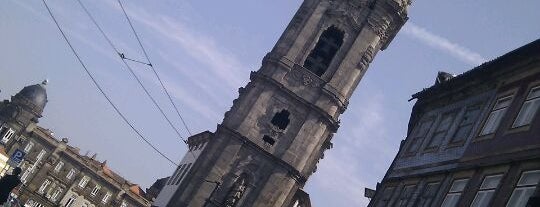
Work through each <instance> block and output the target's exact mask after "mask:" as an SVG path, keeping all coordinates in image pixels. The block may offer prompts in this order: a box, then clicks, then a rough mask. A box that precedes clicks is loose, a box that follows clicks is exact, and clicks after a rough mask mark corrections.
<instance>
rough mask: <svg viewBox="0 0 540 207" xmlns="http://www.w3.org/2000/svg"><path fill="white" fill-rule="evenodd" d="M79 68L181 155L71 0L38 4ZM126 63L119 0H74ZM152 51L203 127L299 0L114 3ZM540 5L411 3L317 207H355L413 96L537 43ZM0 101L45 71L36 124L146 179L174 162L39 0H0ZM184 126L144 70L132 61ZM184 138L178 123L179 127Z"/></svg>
mask: <svg viewBox="0 0 540 207" xmlns="http://www.w3.org/2000/svg"><path fill="white" fill-rule="evenodd" d="M48 2H50V6H51V8H52V9H53V12H55V14H56V15H57V17H58V19H59V21H60V23H61V24H62V25H63V26H64V27H65V28H66V32H67V34H68V36H69V38H70V39H71V40H72V41H73V43H74V46H75V47H76V49H77V50H78V51H79V52H80V54H81V56H82V58H83V60H84V61H85V63H86V64H87V65H88V67H89V69H90V70H91V71H92V72H93V73H94V74H95V75H96V77H97V80H98V81H99V82H100V83H101V84H102V85H103V86H104V87H105V89H106V92H107V93H109V94H110V96H111V97H112V99H113V101H114V102H115V103H117V104H118V105H119V107H120V110H122V111H123V112H124V113H125V114H127V116H128V118H129V119H131V120H134V124H135V126H136V127H137V128H139V129H141V130H142V132H143V134H144V135H145V136H147V137H148V138H149V139H150V140H151V142H153V143H154V144H155V145H156V146H157V147H158V148H159V149H160V150H162V151H163V152H164V153H165V154H167V155H168V156H169V157H171V158H173V159H175V160H179V159H180V158H181V157H182V156H183V154H184V153H185V152H186V146H185V145H183V144H182V142H181V141H179V139H178V138H177V137H176V135H175V133H174V131H173V130H172V129H171V128H170V127H169V126H168V125H167V123H166V122H165V121H164V120H163V118H162V117H161V116H160V115H159V113H158V111H157V109H156V108H155V107H154V106H153V105H152V103H151V102H150V100H149V99H148V98H146V97H145V95H144V93H143V91H142V90H141V89H140V87H139V86H138V85H137V83H136V82H135V80H134V79H133V78H132V77H131V76H130V75H129V73H128V72H127V70H126V69H125V68H124V67H123V65H122V63H121V62H120V60H119V59H118V58H117V56H116V54H115V53H114V51H113V50H111V49H110V48H109V46H108V45H107V44H106V42H105V40H104V39H103V38H102V37H101V36H100V34H99V33H98V31H97V29H96V28H95V27H93V25H92V24H91V22H90V21H89V19H88V17H87V16H85V14H84V13H83V10H82V9H81V8H80V7H79V6H78V4H77V3H76V1H62V0H49V1H48ZM83 2H85V3H86V5H87V7H88V8H89V10H90V11H91V12H92V13H93V14H94V15H95V16H96V18H97V21H98V22H99V23H100V24H101V25H102V26H103V27H104V30H105V31H106V32H107V33H108V34H109V35H110V36H111V38H112V41H113V42H114V43H115V44H116V45H117V47H118V48H120V50H121V51H123V52H124V53H125V54H126V55H127V56H128V57H131V58H133V59H139V60H144V56H143V53H142V51H141V50H140V48H139V47H138V45H137V43H136V40H135V37H134V36H133V34H132V33H131V31H130V29H129V25H128V24H127V22H126V20H125V19H124V18H123V16H122V13H121V10H120V9H119V7H118V5H117V4H116V1H113V0H107V1H105V0H99V1H89V0H83ZM124 2H125V6H126V9H127V12H128V14H129V15H130V16H131V17H132V18H133V20H134V25H135V27H136V28H137V30H138V31H139V33H140V36H141V38H142V40H143V43H144V45H145V46H146V48H147V50H148V53H149V56H150V58H151V60H152V62H153V63H154V65H155V66H156V69H157V70H158V72H159V73H160V74H161V76H162V78H163V79H164V81H165V84H166V85H167V86H168V88H169V89H170V91H171V93H172V95H173V97H174V99H175V101H176V103H177V104H178V105H179V106H180V110H181V111H182V114H183V115H184V117H185V118H186V120H187V121H188V125H189V127H190V129H191V131H193V132H201V131H204V130H210V131H213V130H214V129H215V127H216V125H217V124H218V123H219V122H221V119H222V118H223V113H224V112H225V111H227V110H228V109H229V107H230V106H231V104H232V100H233V99H234V98H235V97H236V96H237V89H238V88H239V87H241V86H243V85H245V84H246V83H247V81H248V78H249V71H253V70H257V69H258V68H259V67H260V64H261V60H262V57H263V56H264V55H265V54H266V53H267V52H268V51H270V49H271V48H272V46H273V45H274V43H275V42H276V40H277V39H278V38H279V35H280V34H281V32H282V31H283V30H284V29H285V27H286V25H287V23H288V22H289V20H290V18H291V17H292V15H293V14H294V12H295V11H296V9H297V8H298V6H299V5H300V3H301V1H300V0H272V1H270V0H266V1H263V0H250V1H248V0H243V1H216V0H214V1H209V0H197V1H180V0H159V1H158V0H156V1H144V0H130V1H124ZM537 8H540V1H534V0H520V1H511V2H510V1H503V0H476V1H469V0H455V1H442V0H434V1H414V2H413V5H412V6H411V8H410V9H409V14H410V15H409V16H410V20H409V22H408V23H407V24H406V25H405V26H404V28H403V29H402V30H401V32H400V33H399V34H398V35H397V37H396V38H395V39H394V41H393V42H392V44H391V45H390V46H389V47H388V49H386V50H385V51H382V52H380V53H379V54H378V55H377V57H376V58H375V60H374V62H373V63H372V64H371V66H370V69H369V71H368V72H367V75H366V76H365V77H364V79H363V80H362V82H361V83H360V85H359V87H358V89H357V91H356V92H355V94H354V95H353V97H352V99H351V105H350V106H349V108H348V110H347V111H346V112H345V114H344V115H343V116H342V117H341V121H342V126H341V128H340V129H339V130H338V133H337V134H336V136H335V137H334V148H333V149H331V150H329V151H327V153H326V156H325V159H324V160H322V161H321V162H320V163H319V166H318V171H317V173H316V174H315V175H314V176H312V177H311V178H310V180H309V182H308V184H307V186H306V189H307V191H308V193H310V195H311V199H312V202H313V204H314V206H332V205H333V206H365V205H366V204H367V202H368V200H367V199H365V198H363V189H364V187H370V188H374V187H375V185H376V183H377V182H378V181H380V180H381V179H382V176H383V175H384V173H385V171H386V170H387V168H388V166H389V164H390V162H391V160H392V159H393V157H394V156H395V154H396V152H397V149H398V146H399V142H400V140H402V139H404V138H405V136H406V127H407V122H408V118H409V115H410V110H411V107H412V104H413V103H414V102H407V100H408V99H409V98H410V95H411V94H413V93H415V92H418V91H420V90H422V89H423V88H426V87H429V86H430V85H432V84H433V82H434V80H435V76H436V74H437V71H441V70H443V71H447V72H451V73H455V74H459V73H462V72H464V71H467V70H469V69H471V68H473V67H474V66H476V65H478V64H480V63H482V62H484V61H486V60H490V59H493V58H496V57H498V56H500V55H502V54H504V53H505V52H508V51H510V50H512V49H514V48H517V47H519V46H521V45H524V44H526V43H528V42H531V41H533V40H535V39H537V38H539V34H540V25H539V24H538V19H540V13H538V12H537ZM0 48H1V49H0V71H1V72H2V75H0V89H1V90H2V91H1V93H0V98H2V99H8V98H9V97H10V96H11V95H14V94H15V93H16V92H17V91H19V90H20V89H22V87H24V86H25V85H29V84H34V83H38V82H41V81H42V80H43V79H46V78H47V79H49V80H50V82H49V85H48V86H47V90H48V95H49V103H48V105H47V108H46V109H45V112H44V117H43V118H42V119H41V120H40V124H41V125H42V126H44V127H46V128H50V129H52V130H53V131H55V135H56V136H57V137H59V138H62V137H68V138H69V140H70V144H72V145H74V146H78V147H80V148H81V152H82V153H84V152H86V151H87V150H90V154H93V153H98V159H100V160H107V161H108V163H109V165H110V166H111V167H112V168H113V169H115V170H116V171H117V172H119V173H120V174H122V175H123V176H125V177H126V178H128V179H129V180H131V181H133V182H136V183H140V184H141V185H142V186H143V187H148V186H149V185H150V184H151V183H152V182H153V181H154V180H155V179H156V178H161V177H164V176H168V175H169V174H171V173H172V171H173V166H172V165H170V163H168V162H167V161H166V160H164V159H162V158H161V157H159V155H157V154H156V153H155V152H153V151H152V149H150V148H149V147H148V146H146V145H145V144H144V143H143V142H141V141H140V140H139V139H138V138H137V137H136V135H135V134H134V133H133V132H132V131H130V129H129V128H128V127H127V126H126V125H125V124H124V123H123V122H122V121H121V120H120V119H119V118H118V117H117V116H116V115H115V114H114V111H113V110H112V108H111V107H110V106H109V105H108V104H107V103H106V101H105V99H104V98H103V97H101V96H100V94H99V93H98V92H97V90H96V89H95V86H93V85H92V83H91V81H90V79H89V78H88V77H87V76H86V74H84V72H83V70H82V68H81V66H80V65H79V64H78V62H76V59H75V58H74V56H73V55H72V54H71V52H70V51H69V50H68V48H67V45H66V44H65V42H63V40H62V39H61V36H60V34H59V33H58V31H57V29H56V28H55V26H54V25H53V23H52V21H51V19H50V17H49V16H48V15H47V13H46V10H45V8H44V6H43V5H42V3H41V1H40V0H24V1H22V0H5V1H0ZM131 66H132V67H133V68H134V69H135V71H136V72H137V74H138V75H140V76H141V77H142V80H143V81H144V83H145V85H147V86H148V87H149V88H150V91H151V93H152V94H153V95H154V96H156V97H157V99H158V102H159V103H160V105H161V106H162V107H163V108H164V109H166V113H167V114H168V115H169V117H170V118H171V119H172V120H173V122H174V123H175V124H176V126H178V128H181V125H180V121H179V119H178V118H177V117H175V116H174V111H173V108H172V107H171V106H170V104H169V103H168V102H167V98H166V96H165V95H164V94H163V93H162V91H161V89H160V87H159V85H158V83H157V80H156V79H155V77H154V76H153V74H152V73H151V71H150V70H149V68H147V67H145V66H143V65H139V64H132V65H131ZM181 133H182V134H183V135H184V136H187V132H185V130H183V131H181Z"/></svg>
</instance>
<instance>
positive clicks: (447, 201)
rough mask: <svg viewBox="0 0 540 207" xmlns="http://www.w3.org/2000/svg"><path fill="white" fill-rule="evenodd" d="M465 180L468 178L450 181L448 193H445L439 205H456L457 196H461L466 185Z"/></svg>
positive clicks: (444, 206) (453, 206) (442, 206)
mask: <svg viewBox="0 0 540 207" xmlns="http://www.w3.org/2000/svg"><path fill="white" fill-rule="evenodd" d="M467 182H469V179H460V180H454V182H453V183H452V187H450V190H449V191H448V194H446V197H445V198H444V201H443V203H442V205H441V207H455V206H457V203H458V201H459V198H460V197H461V194H462V193H463V190H464V189H465V186H467Z"/></svg>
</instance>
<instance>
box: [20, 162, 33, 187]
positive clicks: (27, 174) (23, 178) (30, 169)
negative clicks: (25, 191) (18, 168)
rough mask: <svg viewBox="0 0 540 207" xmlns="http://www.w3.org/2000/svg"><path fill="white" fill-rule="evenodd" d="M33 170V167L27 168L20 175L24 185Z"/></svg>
mask: <svg viewBox="0 0 540 207" xmlns="http://www.w3.org/2000/svg"><path fill="white" fill-rule="evenodd" d="M33 170H34V166H33V165H32V166H28V167H27V168H26V170H25V171H24V173H23V174H22V175H21V182H22V183H26V179H28V176H30V173H32V171H33Z"/></svg>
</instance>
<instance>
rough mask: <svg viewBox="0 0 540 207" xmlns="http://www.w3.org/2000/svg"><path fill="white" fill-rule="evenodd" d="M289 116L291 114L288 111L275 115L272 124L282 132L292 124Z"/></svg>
mask: <svg viewBox="0 0 540 207" xmlns="http://www.w3.org/2000/svg"><path fill="white" fill-rule="evenodd" d="M289 115H290V113H289V112H288V111H287V110H282V111H281V112H279V113H276V114H275V115H274V117H273V118H272V121H270V123H272V124H273V125H274V126H276V127H278V128H279V129H281V130H285V129H286V128H287V126H288V125H289V122H290V120H289Z"/></svg>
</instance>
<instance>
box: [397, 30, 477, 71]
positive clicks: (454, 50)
mask: <svg viewBox="0 0 540 207" xmlns="http://www.w3.org/2000/svg"><path fill="white" fill-rule="evenodd" d="M402 31H403V33H404V34H406V35H409V36H411V37H413V38H416V39H418V40H420V41H422V42H423V43H425V44H427V45H429V46H431V47H434V48H437V49H439V50H442V51H444V52H446V53H448V54H450V55H452V56H454V57H455V58H458V59H459V60H461V61H463V62H466V63H468V64H471V65H480V64H481V63H483V62H486V58H484V57H483V56H482V55H480V54H478V53H477V52H474V51H472V50H470V49H468V48H466V47H464V46H461V45H459V44H457V43H453V42H452V41H450V40H448V39H447V38H444V37H442V36H439V35H437V34H433V33H431V32H430V31H428V30H427V29H426V28H423V27H420V26H418V25H416V24H414V23H412V22H407V24H405V26H404V27H403V29H402Z"/></svg>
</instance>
